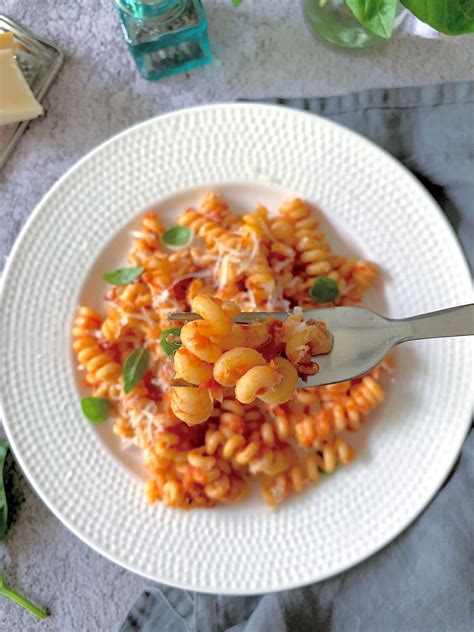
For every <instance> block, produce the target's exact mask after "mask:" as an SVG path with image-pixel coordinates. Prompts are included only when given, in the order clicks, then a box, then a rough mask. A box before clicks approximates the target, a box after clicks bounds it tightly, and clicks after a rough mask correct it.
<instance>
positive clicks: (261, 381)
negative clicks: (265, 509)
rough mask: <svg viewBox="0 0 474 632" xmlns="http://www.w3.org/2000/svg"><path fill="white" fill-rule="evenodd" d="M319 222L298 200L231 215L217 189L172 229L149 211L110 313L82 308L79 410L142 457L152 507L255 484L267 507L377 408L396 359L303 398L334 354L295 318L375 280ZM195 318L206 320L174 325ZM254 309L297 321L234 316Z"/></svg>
mask: <svg viewBox="0 0 474 632" xmlns="http://www.w3.org/2000/svg"><path fill="white" fill-rule="evenodd" d="M318 213H319V211H317V210H316V212H315V211H313V209H312V208H311V207H310V205H309V204H307V203H306V202H304V201H303V200H301V199H298V198H296V199H293V200H291V201H289V202H287V203H285V204H284V205H283V206H282V207H281V208H280V209H279V210H278V213H277V214H275V215H271V214H270V213H269V211H268V210H267V208H265V207H264V206H262V205H259V206H257V208H256V209H255V210H254V211H252V212H249V213H247V214H245V215H237V214H234V213H232V211H231V209H229V207H228V205H227V204H226V202H225V201H224V200H223V199H221V198H220V197H218V196H217V195H216V194H215V193H213V192H209V193H207V194H206V195H205V196H204V198H203V199H202V200H201V202H200V204H199V205H198V207H197V208H188V209H185V210H184V212H183V213H182V215H181V216H180V217H179V218H178V221H177V225H176V226H173V227H171V228H168V230H166V229H165V227H163V226H162V224H161V222H160V220H159V218H158V217H157V216H156V215H155V214H154V213H147V214H146V215H145V216H144V218H143V221H142V225H141V227H140V229H139V230H137V231H133V232H132V238H133V243H132V247H131V251H130V253H129V255H128V262H129V267H127V268H121V269H119V270H114V271H111V272H107V273H105V274H104V278H105V280H106V281H107V282H108V283H109V284H110V287H109V289H108V290H107V292H106V294H105V301H104V308H105V309H104V314H101V313H99V312H98V311H96V310H94V309H92V308H90V307H87V306H82V307H80V308H79V311H78V313H77V316H76V319H75V321H74V328H73V337H74V343H73V346H74V350H75V352H76V354H77V358H78V363H79V369H80V370H81V371H82V372H83V375H84V383H85V385H86V386H88V387H89V388H90V389H91V395H90V396H88V397H85V398H84V399H83V400H82V409H83V411H84V414H85V415H86V417H87V418H88V419H89V420H90V421H92V422H95V423H99V422H103V421H105V420H106V419H107V418H111V419H112V420H113V430H114V432H115V433H116V434H117V435H119V436H120V437H122V438H123V440H124V442H125V443H126V444H127V443H131V444H134V445H136V446H138V447H139V448H140V449H141V450H142V452H143V459H144V463H145V466H146V469H147V472H148V474H149V479H148V481H147V483H146V487H145V494H146V497H147V499H148V501H149V503H151V504H152V503H154V502H156V501H158V500H160V501H162V502H164V503H165V504H166V505H168V506H170V507H179V508H184V509H191V508H207V507H212V506H214V505H215V504H216V503H221V502H233V501H238V500H240V499H241V498H243V497H244V496H245V494H246V492H247V490H248V488H249V485H250V482H251V481H252V480H253V479H257V480H258V481H259V483H260V487H261V491H262V495H263V498H264V500H265V502H266V503H267V504H268V505H269V506H271V507H274V506H276V505H277V504H279V503H281V502H282V501H284V500H285V498H287V497H288V495H289V494H291V493H294V492H300V491H301V490H303V488H305V487H307V486H308V485H310V484H314V483H317V481H318V479H319V478H320V476H321V474H329V473H331V472H333V471H334V470H335V469H336V467H337V466H338V465H339V464H346V463H348V462H350V461H351V460H352V459H353V458H354V456H355V455H354V450H353V449H352V448H351V446H350V444H349V442H348V440H347V435H348V432H346V431H349V432H351V431H356V430H358V429H359V428H360V426H361V424H362V422H363V420H364V418H365V417H366V416H367V415H368V413H369V412H370V411H371V410H372V409H373V408H375V407H376V406H378V405H379V404H381V403H382V401H383V399H384V389H383V387H382V385H381V377H382V375H383V374H384V373H385V372H387V371H389V370H390V368H391V362H390V360H389V359H388V358H387V359H385V360H384V362H383V363H382V364H381V365H380V366H379V367H377V368H376V369H374V370H372V371H371V372H370V373H369V374H367V375H365V376H363V377H361V378H358V379H355V380H352V381H347V382H342V383H338V384H332V385H327V386H320V387H315V388H299V389H297V381H298V379H300V378H303V379H304V378H305V376H308V375H311V374H314V373H315V372H317V371H318V365H317V356H318V355H319V354H325V353H328V352H330V349H331V345H332V338H331V334H330V332H328V330H327V329H326V327H325V325H324V324H323V323H319V322H317V321H304V320H303V318H302V316H301V314H302V311H304V310H305V309H308V308H315V307H328V306H341V305H344V306H347V305H360V303H361V301H362V298H363V294H364V291H365V290H366V289H367V288H368V287H369V286H371V285H372V284H373V283H374V281H375V280H376V279H377V277H378V275H379V270H378V268H377V266H376V265H375V264H374V263H372V262H369V261H363V260H357V259H353V258H350V257H346V256H344V255H340V254H336V253H333V252H332V250H331V247H330V245H329V244H328V243H327V241H326V238H325V235H324V234H323V232H322V231H321V229H320V226H319V220H318ZM190 311H192V312H195V313H196V314H197V315H198V316H199V317H200V319H198V320H192V321H189V322H186V323H184V324H183V323H182V322H171V321H170V320H169V315H170V314H171V313H173V312H190ZM249 311H285V312H289V313H290V314H291V315H290V316H289V317H288V318H287V319H286V320H285V321H284V322H281V321H279V320H276V319H269V320H266V321H261V322H256V323H253V324H249V325H241V324H237V323H235V322H234V319H235V317H236V316H237V315H238V314H240V313H241V312H249ZM315 356H316V357H315ZM176 379H177V380H182V381H184V382H186V383H187V384H186V385H178V386H173V385H172V382H173V380H176Z"/></svg>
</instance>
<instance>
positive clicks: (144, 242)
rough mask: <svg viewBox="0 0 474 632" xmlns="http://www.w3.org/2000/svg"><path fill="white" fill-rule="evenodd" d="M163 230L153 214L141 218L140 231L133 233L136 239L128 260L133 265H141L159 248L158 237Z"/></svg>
mask: <svg viewBox="0 0 474 632" xmlns="http://www.w3.org/2000/svg"><path fill="white" fill-rule="evenodd" d="M163 233H164V228H163V226H162V224H161V222H160V220H159V219H158V217H157V216H156V214H155V213H146V215H145V216H144V217H143V222H142V229H141V231H137V232H136V233H133V235H134V236H135V237H136V239H135V241H134V243H133V247H132V250H131V252H130V254H129V256H128V260H129V262H130V263H131V264H133V265H140V264H142V263H143V262H144V261H145V260H146V259H148V257H150V256H151V255H152V254H153V253H154V252H155V250H157V249H158V248H159V246H160V237H161V235H163Z"/></svg>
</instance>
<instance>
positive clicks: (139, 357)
mask: <svg viewBox="0 0 474 632" xmlns="http://www.w3.org/2000/svg"><path fill="white" fill-rule="evenodd" d="M149 363H150V352H149V351H148V350H147V349H135V351H132V353H131V354H130V355H129V356H128V357H127V359H126V360H125V364H124V365H123V372H122V381H123V390H124V391H125V393H130V391H131V390H132V388H135V386H136V385H137V384H138V383H139V382H140V380H141V379H142V378H143V376H144V375H145V373H146V372H147V369H148V364H149Z"/></svg>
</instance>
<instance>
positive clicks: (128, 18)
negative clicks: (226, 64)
mask: <svg viewBox="0 0 474 632" xmlns="http://www.w3.org/2000/svg"><path fill="white" fill-rule="evenodd" d="M115 4H116V6H117V8H118V11H119V16H120V22H121V26H122V31H123V34H124V37H125V41H126V42H127V44H128V47H129V49H130V52H131V53H132V55H133V57H134V59H135V61H136V63H137V66H138V69H139V70H140V73H141V74H142V75H143V76H144V77H145V79H160V78H161V77H166V76H168V75H173V74H176V73H179V72H184V71H186V70H191V69H193V68H196V67H198V66H202V65H204V64H207V63H208V62H210V61H211V59H212V55H211V47H210V44H209V37H208V33H207V19H206V14H205V13H204V9H203V7H202V4H201V0H115Z"/></svg>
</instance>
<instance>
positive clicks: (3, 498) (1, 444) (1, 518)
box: [0, 439, 8, 540]
mask: <svg viewBox="0 0 474 632" xmlns="http://www.w3.org/2000/svg"><path fill="white" fill-rule="evenodd" d="M7 453H8V441H7V440H6V439H0V540H2V539H3V538H4V537H5V534H6V532H7V528H8V505H7V492H6V490H5V482H4V480H3V469H4V466H5V459H6V458H7Z"/></svg>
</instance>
